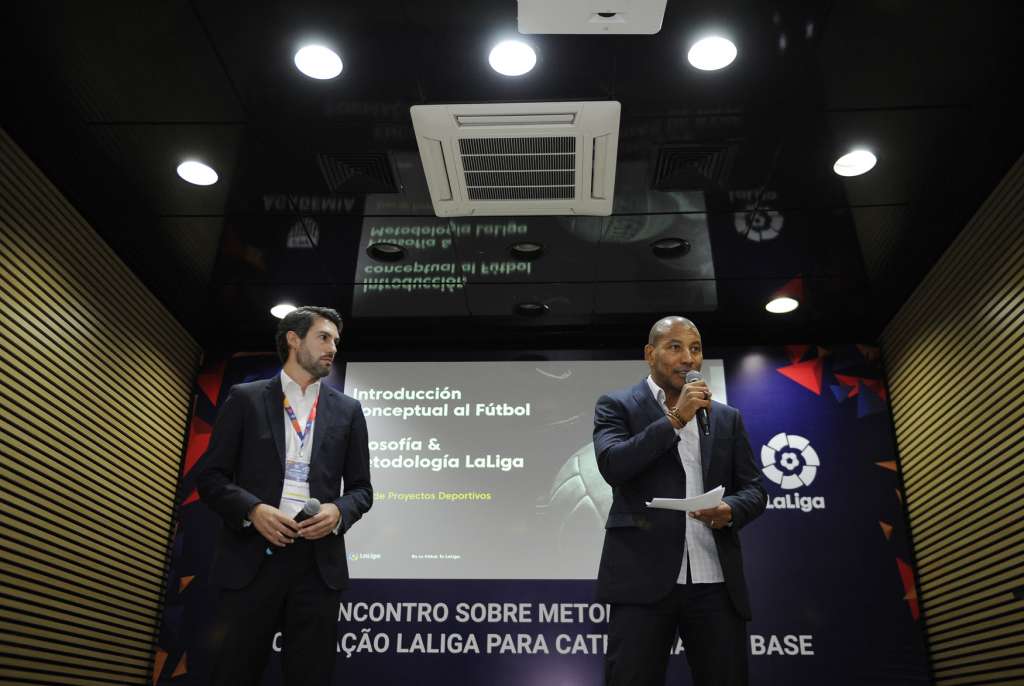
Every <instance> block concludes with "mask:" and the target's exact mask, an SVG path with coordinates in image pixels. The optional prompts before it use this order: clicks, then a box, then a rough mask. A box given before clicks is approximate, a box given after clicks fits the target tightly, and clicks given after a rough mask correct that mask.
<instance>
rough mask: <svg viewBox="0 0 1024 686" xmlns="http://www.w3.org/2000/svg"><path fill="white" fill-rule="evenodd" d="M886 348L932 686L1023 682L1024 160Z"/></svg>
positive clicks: (901, 316) (896, 326)
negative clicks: (928, 646)
mask: <svg viewBox="0 0 1024 686" xmlns="http://www.w3.org/2000/svg"><path fill="white" fill-rule="evenodd" d="M936 202H941V199H936ZM882 346H883V351H884V354H885V359H886V365H887V371H888V377H889V385H890V390H891V402H892V411H893V417H894V420H895V423H896V439H897V442H898V445H899V451H900V458H901V460H902V468H903V480H904V486H905V489H906V504H907V510H908V512H909V516H910V527H911V533H912V535H913V539H914V548H915V552H916V557H917V564H918V575H919V583H920V592H921V603H922V611H923V613H924V621H925V626H926V630H927V633H928V639H929V644H930V649H931V654H932V662H933V666H934V670H935V677H936V683H938V684H1010V683H1017V684H1019V683H1024V598H1022V591H1024V497H1022V496H1024V158H1022V159H1021V160H1018V161H1017V163H1016V164H1015V165H1014V167H1013V168H1012V169H1011V170H1010V172H1009V173H1008V174H1007V176H1006V177H1005V178H1004V179H1003V181H1002V182H1001V183H1000V185H999V186H998V187H997V188H996V189H995V191H993V193H992V195H991V196H990V197H989V198H988V199H987V200H986V201H985V203H984V204H983V205H982V206H981V208H980V209H979V210H978V212H977V214H976V215H975V216H974V218H973V219H972V220H971V221H970V223H969V224H968V225H967V226H966V227H965V228H964V230H963V232H962V233H961V234H960V236H959V237H958V238H957V239H956V241H955V242H954V243H953V244H952V245H951V246H950V247H949V249H948V250H947V251H946V253H945V254H944V255H943V256H942V259H941V260H939V262H938V263H937V264H936V265H935V267H934V268H933V269H932V270H931V272H930V273H929V274H928V276H927V277H926V278H925V279H924V281H923V282H922V283H921V284H920V286H919V287H918V288H917V290H916V291H915V292H914V294H913V295H912V296H911V298H910V299H909V300H908V301H907V302H906V304H905V305H904V306H903V307H902V309H901V310H900V311H899V312H898V313H897V315H896V316H895V317H894V318H893V320H892V321H891V322H890V323H889V325H888V327H887V328H886V330H885V332H884V333H883V336H882Z"/></svg>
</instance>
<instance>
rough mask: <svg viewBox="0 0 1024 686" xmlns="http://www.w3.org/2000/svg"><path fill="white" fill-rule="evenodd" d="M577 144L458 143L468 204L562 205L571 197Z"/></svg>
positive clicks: (550, 140)
mask: <svg viewBox="0 0 1024 686" xmlns="http://www.w3.org/2000/svg"><path fill="white" fill-rule="evenodd" d="M575 151H576V138H575V137H574V136H545V137H532V138H460V139H459V152H460V153H461V156H462V168H463V169H464V170H465V179H466V192H467V194H468V195H469V199H470V200H562V199H567V198H572V197H573V196H574V195H575V190H574V188H575V185H576V155H575V154H574V153H575Z"/></svg>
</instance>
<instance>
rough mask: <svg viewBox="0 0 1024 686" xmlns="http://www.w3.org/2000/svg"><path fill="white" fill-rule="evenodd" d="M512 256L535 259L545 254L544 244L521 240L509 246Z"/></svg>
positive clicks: (521, 258)
mask: <svg viewBox="0 0 1024 686" xmlns="http://www.w3.org/2000/svg"><path fill="white" fill-rule="evenodd" d="M508 251H509V252H510V253H512V257H515V258H518V259H520V260H535V259H537V258H538V257H540V256H541V255H543V254H544V245H543V244H542V243H536V242H534V241H520V242H519V243H513V244H512V245H510V246H509V247H508Z"/></svg>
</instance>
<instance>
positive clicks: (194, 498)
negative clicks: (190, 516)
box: [181, 489, 199, 507]
mask: <svg viewBox="0 0 1024 686" xmlns="http://www.w3.org/2000/svg"><path fill="white" fill-rule="evenodd" d="M197 500H199V491H197V490H196V489H192V492H191V493H189V494H188V497H187V498H185V499H184V500H182V501H181V506H182V507H184V506H186V505H191V504H192V503H194V502H196V501H197Z"/></svg>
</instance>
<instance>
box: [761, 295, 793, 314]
mask: <svg viewBox="0 0 1024 686" xmlns="http://www.w3.org/2000/svg"><path fill="white" fill-rule="evenodd" d="M798 307H800V303H799V302H797V301H796V299H794V298H789V297H781V298H775V299H774V300H771V301H770V302H769V303H768V304H767V305H765V306H764V309H766V310H768V311H769V312H771V313H772V314H786V313H787V312H792V311H793V310H795V309H796V308H798Z"/></svg>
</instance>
